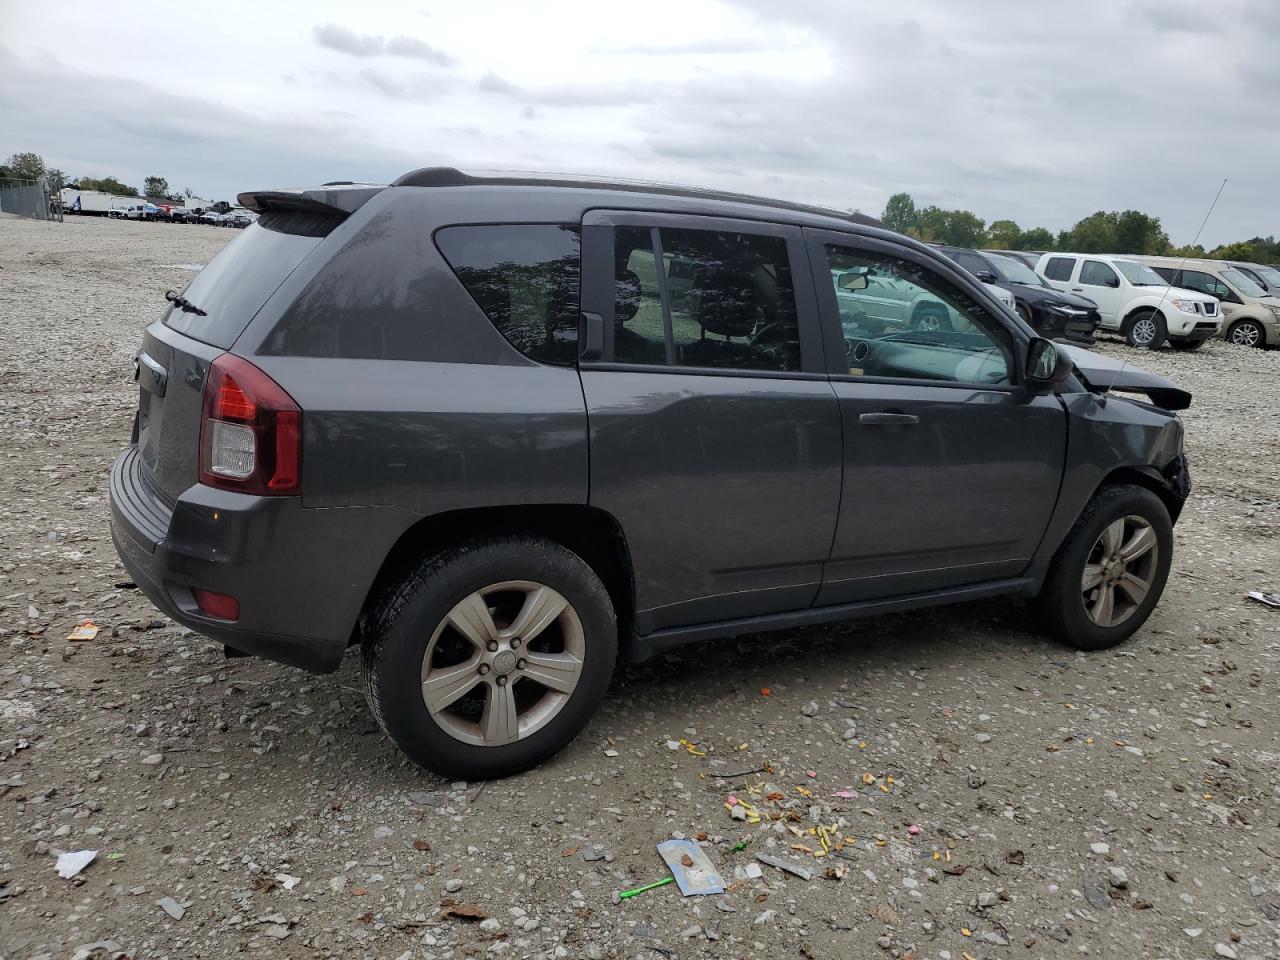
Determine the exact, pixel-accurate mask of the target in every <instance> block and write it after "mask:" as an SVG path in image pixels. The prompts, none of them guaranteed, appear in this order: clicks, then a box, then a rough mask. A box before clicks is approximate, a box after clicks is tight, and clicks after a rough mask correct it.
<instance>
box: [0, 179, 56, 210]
mask: <svg viewBox="0 0 1280 960" xmlns="http://www.w3.org/2000/svg"><path fill="white" fill-rule="evenodd" d="M0 213H12V214H15V215H16V216H19V217H34V218H35V219H37V220H52V219H54V210H53V205H52V204H51V203H50V200H49V191H48V190H46V189H45V188H44V185H43V184H39V183H33V182H31V181H30V180H10V179H0ZM57 219H59V220H61V219H62V215H61V211H59V212H58V215H57Z"/></svg>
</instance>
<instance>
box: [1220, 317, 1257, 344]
mask: <svg viewBox="0 0 1280 960" xmlns="http://www.w3.org/2000/svg"><path fill="white" fill-rule="evenodd" d="M1227 339H1228V340H1229V341H1231V342H1232V343H1234V344H1236V345H1237V346H1241V347H1265V346H1266V345H1267V333H1266V331H1265V330H1263V329H1262V324H1260V323H1258V321H1256V320H1240V321H1238V322H1236V323H1233V324H1232V325H1231V329H1230V330H1228V331H1227Z"/></svg>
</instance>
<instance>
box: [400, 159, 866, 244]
mask: <svg viewBox="0 0 1280 960" xmlns="http://www.w3.org/2000/svg"><path fill="white" fill-rule="evenodd" d="M391 185H392V186H393V187H469V186H508V187H578V188H582V189H588V190H618V191H620V192H624V193H646V194H656V195H662V196H670V197H690V198H694V199H699V200H724V201H728V202H731V203H748V204H752V205H754V206H760V207H773V208H774V209H779V210H791V211H794V212H797V213H808V214H813V215H815V216H822V217H833V218H835V219H837V220H846V221H850V222H853V223H857V224H861V225H863V226H867V227H879V228H881V229H888V228H887V227H885V225H884V224H883V223H882V222H880V221H879V220H877V219H875V218H874V217H868V216H867V215H866V214H862V213H845V212H843V211H840V210H831V209H828V208H826V207H818V206H813V205H810V204H805V203H793V202H791V201H789V200H772V199H769V198H768V197H756V196H752V195H750V194H745V193H730V192H728V191H725V190H708V189H703V188H699V187H685V186H678V185H676V184H669V183H655V182H653V181H648V180H624V179H616V178H605V177H600V178H593V177H581V176H573V175H571V174H555V173H532V172H528V171H519V170H517V171H486V172H485V173H484V174H483V175H476V174H470V173H464V172H463V171H461V170H459V169H458V168H457V167H420V168H419V169H417V170H410V171H409V172H408V173H406V174H405V175H404V176H402V177H399V178H397V179H396V180H394V181H392V184H391Z"/></svg>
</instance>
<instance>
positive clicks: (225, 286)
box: [164, 212, 341, 350]
mask: <svg viewBox="0 0 1280 960" xmlns="http://www.w3.org/2000/svg"><path fill="white" fill-rule="evenodd" d="M340 222H341V220H340V218H338V217H332V216H328V215H324V214H315V213H285V212H282V213H265V214H263V215H262V216H261V217H259V218H258V221H257V222H256V223H253V224H250V225H249V226H248V227H246V228H245V230H244V232H243V233H242V234H240V236H238V237H236V238H235V239H234V240H232V241H231V242H230V243H229V244H227V245H226V246H225V247H224V248H223V249H222V252H221V253H219V254H218V255H217V256H216V257H214V258H213V259H212V260H211V261H209V265H208V266H207V267H205V268H204V269H203V270H201V271H200V272H199V273H197V274H196V277H195V279H194V280H192V281H191V283H190V284H188V286H187V289H186V290H184V291H183V293H182V295H183V296H184V297H186V299H187V300H188V302H190V303H191V305H192V306H194V307H198V308H199V309H201V310H203V311H204V312H205V316H203V317H202V316H200V314H198V313H192V312H190V311H186V310H181V309H179V308H178V307H174V308H173V309H171V310H170V311H169V315H168V316H166V317H165V319H164V322H165V325H166V326H168V327H171V328H172V329H174V330H177V331H178V332H179V333H183V334H186V335H187V336H188V337H191V338H193V339H195V340H200V341H202V342H204V343H208V344H211V345H212V346H215V347H221V348H222V349H223V350H226V349H227V348H229V347H230V346H231V344H233V343H234V342H235V340H236V337H238V336H240V334H241V333H243V332H244V328H245V327H247V326H248V325H249V321H250V320H252V319H253V315H254V314H255V313H257V312H258V311H259V310H260V309H261V308H262V305H263V304H264V303H266V302H267V298H268V297H270V296H271V294H272V293H274V292H275V289H276V287H278V286H280V284H281V283H283V282H284V280H285V278H286V277H288V276H289V274H291V273H293V271H294V268H295V267H297V266H298V264H300V263H301V262H302V260H303V258H304V257H305V256H306V255H307V254H308V253H310V252H311V251H312V250H314V249H315V248H316V247H317V246H318V245H319V243H320V241H321V239H323V238H324V237H325V235H326V234H328V233H329V232H330V231H331V230H333V228H334V227H336V226H337V225H338V224H339V223H340Z"/></svg>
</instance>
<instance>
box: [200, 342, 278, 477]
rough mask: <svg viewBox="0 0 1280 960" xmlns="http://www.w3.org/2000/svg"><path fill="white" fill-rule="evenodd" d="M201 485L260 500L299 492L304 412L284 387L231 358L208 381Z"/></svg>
mask: <svg viewBox="0 0 1280 960" xmlns="http://www.w3.org/2000/svg"><path fill="white" fill-rule="evenodd" d="M200 482H201V483H203V484H206V485H208V486H211V487H220V488H222V489H223V490H237V491H239V492H241V493H255V494H259V495H264V494H265V495H281V496H283V495H288V494H297V493H299V492H300V491H301V485H302V411H301V410H300V409H298V405H297V404H296V403H294V401H293V397H291V396H289V394H287V393H285V391H284V388H283V387H281V386H280V384H278V383H276V382H275V381H274V380H272V379H271V378H270V377H269V376H267V375H266V374H265V373H263V372H262V371H261V370H259V369H258V368H257V367H255V366H254V365H253V364H252V363H250V362H249V361H248V360H245V359H244V358H243V357H237V356H233V355H232V354H229V353H224V354H222V356H220V357H218V358H217V359H216V360H214V361H213V363H212V364H211V365H210V367H209V375H208V377H206V378H205V383H204V409H203V412H202V413H201V417H200Z"/></svg>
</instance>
